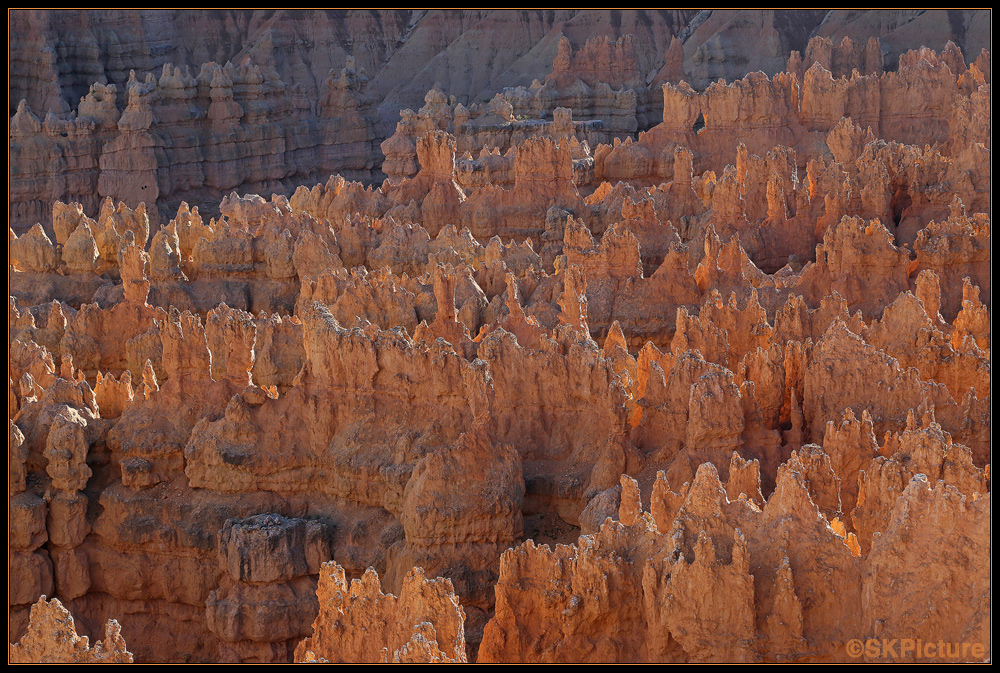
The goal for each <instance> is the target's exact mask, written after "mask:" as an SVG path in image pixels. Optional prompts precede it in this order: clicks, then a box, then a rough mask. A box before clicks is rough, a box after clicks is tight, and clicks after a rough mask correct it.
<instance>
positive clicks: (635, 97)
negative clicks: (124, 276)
mask: <svg viewBox="0 0 1000 673" xmlns="http://www.w3.org/2000/svg"><path fill="white" fill-rule="evenodd" d="M938 15H940V16H938ZM977 16H978V15H977V14H976V13H974V12H951V13H948V14H947V16H945V13H944V12H899V11H896V12H893V11H869V12H845V11H831V12H824V11H797V12H790V11H756V10H747V11H734V10H727V11H711V10H704V11H702V12H694V11H681V10H658V11H651V10H615V11H592V10H587V11H580V10H561V11H542V10H521V11H513V10H437V11H424V10H396V11H376V10H323V11H320V10H316V11H299V10H295V11H289V10H212V11H186V10H164V11H154V10H116V11H104V10H72V11H70V10H67V11H61V10H60V11H53V10H16V11H13V12H12V14H11V34H12V36H13V37H12V41H11V43H10V49H9V54H10V57H11V76H10V87H9V88H10V100H11V106H10V114H11V116H12V119H11V128H10V135H11V165H12V170H13V175H12V183H13V184H12V191H11V196H10V200H9V203H10V209H11V211H12V214H13V218H12V220H13V221H12V223H13V226H14V229H15V231H18V232H21V231H26V230H27V229H28V228H30V226H31V225H32V224H34V223H35V222H41V223H42V224H44V225H48V224H49V212H50V210H51V208H52V204H53V202H54V201H55V200H62V201H63V202H70V201H78V202H80V203H82V204H83V205H84V207H85V208H86V209H87V210H88V211H94V210H96V208H97V206H98V201H99V200H100V199H103V198H104V197H111V198H113V199H116V200H123V201H125V202H127V203H129V204H130V205H132V206H135V205H137V204H138V203H139V202H143V203H146V205H147V207H148V208H149V210H150V216H151V217H152V218H153V222H154V224H156V223H158V222H159V218H160V217H161V216H162V217H163V218H164V221H166V219H169V216H170V214H172V213H173V212H175V211H176V209H177V207H178V206H179V205H180V203H181V201H187V202H188V203H190V204H192V205H198V206H199V207H200V208H201V209H202V211H203V212H205V213H206V214H209V215H212V216H214V215H216V214H217V212H216V211H215V206H216V203H217V195H218V193H219V192H224V191H228V190H237V191H241V192H260V193H263V194H270V193H277V194H284V195H286V196H287V195H290V194H291V192H293V191H294V189H295V188H296V187H298V186H299V185H303V184H305V185H310V184H315V183H316V182H320V181H323V180H325V179H326V176H328V175H329V174H331V173H339V174H342V175H344V176H345V177H348V178H350V179H357V180H361V181H364V182H365V183H372V184H375V183H378V182H379V181H381V180H382V179H383V178H384V177H386V176H387V175H388V176H390V177H391V176H392V175H393V172H395V171H397V170H399V168H400V167H399V165H398V164H399V159H398V158H395V157H394V156H393V155H394V153H395V152H398V151H399V150H401V149H404V148H402V147H401V146H400V143H398V142H397V143H396V145H395V146H393V147H391V148H390V149H388V150H386V151H388V152H389V154H383V152H382V151H380V149H379V144H380V143H382V142H383V141H384V140H385V139H386V138H388V137H390V136H392V135H393V125H394V124H395V123H396V122H397V120H398V119H399V115H400V113H401V111H403V112H405V111H406V110H407V109H417V108H418V107H419V106H420V105H421V102H422V101H424V98H425V94H426V93H427V91H428V90H431V89H437V90H440V91H442V93H443V94H444V98H443V100H444V101H446V102H447V101H450V102H451V105H453V106H454V105H455V104H460V105H462V106H463V109H465V110H468V111H469V112H470V113H471V114H472V116H473V117H477V116H479V115H478V112H477V110H478V109H479V108H482V107H484V105H486V107H489V105H488V103H491V102H492V101H493V99H494V96H495V94H496V93H497V92H500V91H505V93H504V96H505V98H506V100H507V101H508V102H509V103H510V104H511V111H510V114H511V115H514V117H515V118H516V119H517V120H532V123H533V122H534V120H542V121H543V122H547V121H552V120H554V119H555V110H556V109H558V108H560V107H562V108H566V109H569V110H572V112H573V114H575V115H576V120H577V121H578V122H589V123H591V124H592V125H593V124H596V125H597V127H596V128H588V129H586V130H585V131H584V132H582V133H580V132H577V133H576V135H577V136H578V137H579V139H580V140H581V141H582V140H584V139H586V140H587V141H588V142H589V143H590V145H591V146H592V147H593V146H596V145H597V144H598V143H602V142H608V141H609V140H610V139H611V138H613V137H618V138H622V139H624V138H626V137H629V136H631V137H633V138H635V134H636V133H637V132H639V131H643V130H648V129H650V128H652V127H654V126H655V125H656V124H658V123H659V121H660V120H661V119H662V112H663V109H664V101H663V97H662V95H661V92H660V87H661V85H662V84H663V83H665V82H668V83H677V82H679V81H681V80H685V81H687V82H689V83H691V84H693V85H694V87H695V88H696V89H698V90H702V89H705V88H706V87H708V86H709V85H710V84H711V83H712V82H714V81H717V80H719V79H725V80H733V79H739V78H741V77H743V76H744V75H746V74H747V73H750V72H754V71H758V70H759V71H762V72H764V73H765V74H767V75H774V74H776V73H778V72H780V71H783V70H785V69H786V67H787V68H788V70H789V71H792V72H796V73H797V74H798V75H799V78H800V80H801V79H802V77H803V73H804V72H806V71H808V70H810V66H812V64H814V63H817V62H818V63H820V64H821V65H822V66H823V68H825V69H826V70H828V71H830V72H831V73H832V74H833V76H834V77H841V76H849V75H850V74H851V71H852V69H854V68H857V69H858V70H859V72H861V73H862V74H870V73H881V72H882V70H883V66H884V65H885V66H888V69H894V68H895V64H896V62H897V60H898V56H899V55H900V54H902V53H903V52H904V51H905V50H906V49H908V48H910V47H917V46H920V45H927V46H929V47H931V48H934V49H940V48H942V47H944V45H945V43H946V42H947V41H948V40H949V39H951V40H953V41H955V42H956V44H957V45H958V46H959V47H962V48H964V49H965V52H966V53H969V54H976V53H978V50H979V46H980V45H981V46H987V45H988V40H987V39H984V38H985V35H984V34H981V33H982V28H981V24H982V21H981V19H982V17H979V18H978V19H977ZM934 17H937V18H938V19H940V20H938V21H936V22H934ZM946 18H947V19H950V20H949V21H946V20H945V19H946ZM880 37H881V38H883V42H882V43H880V44H874V43H871V41H870V38H874V39H876V40H878V38H880ZM790 59H791V60H790ZM952 65H954V64H952ZM953 70H954V68H953ZM150 77H152V81H151V80H150ZM535 82H538V83H539V86H536V85H535V84H534V83H535ZM22 100H23V101H24V106H23V107H22V106H21V105H20V101H22ZM491 112H493V113H497V112H499V111H498V110H495V109H494V110H491ZM18 115H19V118H18V119H17V123H16V124H15V120H14V117H17V116H18ZM838 118H839V117H838ZM405 119H406V116H405V114H404V120H405ZM440 122H441V120H440V119H437V120H436V123H438V125H439V127H440V128H441V129H442V130H445V126H441V124H440ZM598 122H600V123H603V127H601V126H600V124H598ZM532 123H529V124H527V125H526V128H523V129H519V130H517V131H514V132H513V133H511V132H509V131H505V132H503V133H494V132H490V131H489V130H488V129H483V128H481V129H480V132H479V133H478V134H477V136H478V137H476V138H474V139H472V142H460V143H459V152H460V153H461V152H464V151H466V150H468V151H472V152H473V153H477V152H478V151H479V150H480V149H482V148H483V147H495V148H499V149H501V150H502V151H506V150H507V149H508V148H509V147H510V145H511V143H513V142H517V141H519V140H520V139H521V138H523V137H526V136H528V135H531V134H532V133H534V132H535V131H534V129H533V128H531V126H532ZM692 123H693V122H692ZM477 125H478V126H480V127H482V126H484V125H486V119H485V118H481V119H479V120H478V121H477ZM422 130H427V129H422ZM512 135H513V137H512ZM770 141H775V142H777V141H781V142H787V141H786V140H783V139H777V140H776V139H770V140H769V142H770ZM908 141H912V138H908ZM384 159H389V162H388V169H387V170H385V171H382V170H380V166H381V165H382V164H383V160H384ZM406 170H408V171H410V169H409V168H407V169H406ZM586 171H587V169H586V168H585V167H583V168H581V170H580V172H581V173H586ZM408 174H412V171H411V172H409V173H408ZM607 177H609V178H610V177H614V176H613V174H609V175H608V176H607Z"/></svg>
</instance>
